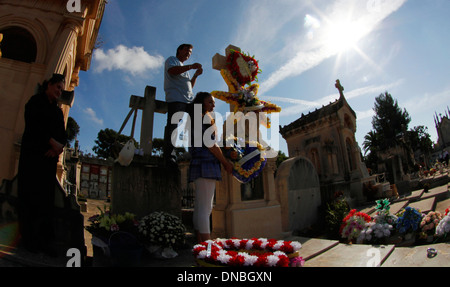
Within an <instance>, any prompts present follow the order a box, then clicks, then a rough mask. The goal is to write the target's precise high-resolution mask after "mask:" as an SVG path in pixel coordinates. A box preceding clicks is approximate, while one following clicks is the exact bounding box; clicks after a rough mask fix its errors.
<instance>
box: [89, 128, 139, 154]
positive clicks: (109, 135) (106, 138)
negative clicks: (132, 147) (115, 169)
mask: <svg viewBox="0 0 450 287" xmlns="http://www.w3.org/2000/svg"><path fill="white" fill-rule="evenodd" d="M129 139H130V137H128V136H125V135H119V134H118V133H117V132H116V131H115V130H112V129H108V128H107V129H104V130H100V131H99V132H98V135H97V139H96V140H95V144H96V145H95V146H94V147H93V148H92V150H93V151H94V152H95V153H96V154H97V156H98V157H100V158H109V157H115V155H114V154H115V153H116V152H117V151H116V150H115V149H117V143H123V144H125V143H126V142H127V141H128V140H129ZM119 152H120V150H119Z"/></svg>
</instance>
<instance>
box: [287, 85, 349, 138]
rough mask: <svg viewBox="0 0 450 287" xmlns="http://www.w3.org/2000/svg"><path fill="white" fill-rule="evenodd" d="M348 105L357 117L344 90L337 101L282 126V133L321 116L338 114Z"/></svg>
mask: <svg viewBox="0 0 450 287" xmlns="http://www.w3.org/2000/svg"><path fill="white" fill-rule="evenodd" d="M344 106H347V107H348V109H349V110H350V112H351V113H352V115H353V116H354V117H355V118H356V113H355V111H353V109H352V108H351V107H350V105H349V104H348V103H347V100H346V99H345V97H344V94H343V93H342V91H341V92H340V97H339V99H337V100H336V101H334V102H332V103H330V104H328V105H326V106H322V108H320V109H316V110H315V111H313V112H310V113H308V114H307V115H304V114H302V116H301V117H300V118H299V119H297V120H295V121H293V122H292V123H290V124H288V125H286V126H283V127H282V126H280V134H281V135H283V136H284V135H286V134H287V133H288V132H290V131H292V130H295V129H297V128H299V127H302V126H304V125H306V124H309V123H312V122H315V121H317V120H319V119H321V118H324V117H326V116H330V115H333V114H336V113H337V112H338V111H339V110H340V109H341V108H342V107H344Z"/></svg>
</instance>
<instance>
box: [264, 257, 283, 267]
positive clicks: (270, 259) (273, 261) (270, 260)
mask: <svg viewBox="0 0 450 287" xmlns="http://www.w3.org/2000/svg"><path fill="white" fill-rule="evenodd" d="M278 260H280V258H278V256H276V255H269V256H267V266H269V267H274V266H276V265H277V263H278Z"/></svg>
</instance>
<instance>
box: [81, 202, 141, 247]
mask: <svg viewBox="0 0 450 287" xmlns="http://www.w3.org/2000/svg"><path fill="white" fill-rule="evenodd" d="M98 209H99V211H100V213H99V214H96V215H93V216H91V217H90V218H89V219H88V221H89V223H90V225H89V226H86V230H87V231H89V232H90V233H91V234H92V235H93V236H96V237H97V238H99V239H101V240H103V241H105V240H106V241H107V240H109V238H110V237H111V235H113V234H114V233H116V232H119V231H121V232H128V233H130V234H132V235H133V236H136V235H137V234H138V231H137V226H138V221H137V219H136V215H135V214H133V213H129V212H125V213H124V214H115V213H112V212H111V210H110V209H109V208H107V207H106V206H105V207H104V208H103V209H101V208H100V207H98Z"/></svg>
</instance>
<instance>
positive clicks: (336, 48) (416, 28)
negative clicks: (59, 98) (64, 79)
mask: <svg viewBox="0 0 450 287" xmlns="http://www.w3.org/2000/svg"><path fill="white" fill-rule="evenodd" d="M449 11H450V1H448V0H409V1H406V0H347V1H344V0H343V1H339V0H338V1H330V0H326V1H325V0H314V1H313V0H303V1H300V0H279V1H269V0H245V1H244V0H240V1H239V0H228V1H218V0H189V1H186V0H165V1H160V0H133V1H125V0H109V1H108V4H107V5H106V10H105V14H104V17H103V21H102V24H101V28H100V32H99V38H98V48H97V49H96V50H95V51H94V54H93V57H92V62H91V67H90V69H89V70H88V71H81V72H80V84H79V86H78V87H77V88H76V89H75V101H74V105H73V106H72V108H71V110H70V114H69V116H71V117H73V118H74V119H75V120H76V121H77V123H78V124H79V126H80V133H79V135H78V138H77V139H78V140H79V144H80V150H81V151H83V152H85V153H92V150H91V149H92V147H93V146H94V145H95V143H94V141H95V140H96V139H97V135H98V132H99V131H100V130H102V129H106V128H109V129H114V130H116V131H118V130H119V129H120V127H121V125H122V124H123V122H124V120H125V118H126V116H127V114H128V112H129V111H130V108H129V99H130V96H131V95H137V96H142V97H143V96H144V91H145V87H146V86H153V87H156V99H157V100H162V101H164V100H165V94H164V86H163V85H164V71H163V70H164V61H165V59H166V58H167V57H170V56H175V52H176V49H177V47H178V46H179V45H180V44H182V43H190V44H192V45H193V46H194V48H193V53H192V56H191V58H190V59H189V60H188V61H186V62H185V63H184V64H186V65H188V64H193V63H196V62H198V63H201V64H202V65H203V74H202V75H201V76H200V77H199V78H198V79H197V82H196V85H195V87H194V94H195V93H197V92H200V91H206V92H211V91H214V90H217V91H227V90H228V88H227V86H226V84H225V82H224V80H223V79H222V77H221V76H220V72H219V71H217V70H213V69H212V57H213V56H214V55H215V54H216V53H219V54H221V55H224V54H225V49H226V47H227V46H228V45H230V44H232V45H234V46H238V47H240V48H241V50H242V51H243V52H245V53H248V54H250V55H254V56H255V58H256V59H257V60H258V63H259V67H260V68H261V70H262V72H261V74H259V75H258V84H259V85H260V89H259V92H258V97H259V98H260V99H261V100H265V101H270V102H272V103H274V104H277V105H278V106H280V107H281V108H282V111H281V113H280V114H278V115H277V116H276V117H274V118H272V122H273V124H272V129H271V130H269V131H267V130H263V134H264V135H267V137H268V139H269V142H270V143H272V144H271V145H273V147H274V148H276V149H277V150H281V151H283V152H284V153H285V154H286V155H288V152H287V145H286V142H285V140H284V139H283V138H282V137H281V135H280V134H279V133H278V125H281V126H285V125H288V124H290V123H291V122H293V121H295V120H296V119H298V118H300V117H301V115H302V113H303V114H307V113H309V112H312V111H314V110H315V109H317V108H321V107H322V106H323V105H327V104H329V103H330V102H333V101H335V100H336V99H338V98H339V92H338V90H337V89H336V88H335V86H334V85H335V81H336V79H339V80H340V82H341V85H342V86H343V87H344V95H345V97H346V99H347V102H348V103H349V105H350V106H351V108H352V109H353V110H354V111H355V112H356V115H357V131H356V134H355V137H356V141H357V142H358V144H359V146H360V147H361V148H362V144H363V142H364V136H365V135H366V134H367V133H368V132H369V131H371V130H372V123H371V122H372V117H373V115H374V111H373V108H374V103H375V98H376V97H377V96H379V95H380V94H382V93H384V92H386V91H387V92H388V93H390V94H391V95H392V97H393V98H394V99H396V100H397V101H398V105H399V106H400V108H402V109H406V110H407V111H408V113H409V115H410V116H411V122H410V124H409V126H408V128H409V129H412V128H413V127H415V126H419V125H423V126H425V127H427V128H428V130H427V131H428V133H429V134H430V136H431V139H432V141H433V142H436V141H437V132H436V128H435V122H434V116H435V114H438V115H439V114H443V115H445V112H446V111H447V109H448V107H449V106H450V78H449V75H450V69H449V67H450V50H449V47H450V32H449V31H450V18H449V17H448V13H449ZM194 72H195V71H194V70H191V71H190V73H191V76H192V75H193V74H194ZM227 111H229V106H228V104H226V103H225V102H222V101H220V100H216V112H218V113H221V114H223V115H225V113H226V112H227ZM154 121H155V122H154V123H155V125H154V131H153V136H154V137H156V138H162V137H163V131H164V126H165V124H166V115H163V114H155V119H154ZM131 126H132V119H130V120H129V122H128V123H127V126H126V128H125V129H124V131H123V134H125V135H130V134H131ZM140 129H141V112H139V113H138V118H137V124H136V128H135V133H134V135H135V139H136V140H137V141H139V135H140Z"/></svg>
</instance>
